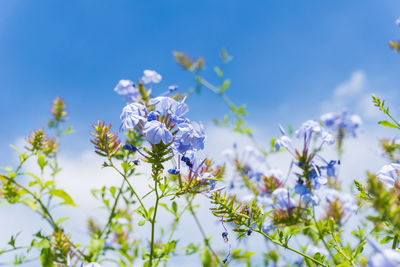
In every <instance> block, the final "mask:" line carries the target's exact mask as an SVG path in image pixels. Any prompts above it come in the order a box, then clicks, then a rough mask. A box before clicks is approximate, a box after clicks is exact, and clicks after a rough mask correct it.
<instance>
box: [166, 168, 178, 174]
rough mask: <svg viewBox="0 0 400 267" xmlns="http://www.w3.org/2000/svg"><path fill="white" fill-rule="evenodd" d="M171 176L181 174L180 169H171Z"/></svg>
mask: <svg viewBox="0 0 400 267" xmlns="http://www.w3.org/2000/svg"><path fill="white" fill-rule="evenodd" d="M168 173H169V174H173V175H177V174H179V173H180V171H179V170H178V169H169V170H168Z"/></svg>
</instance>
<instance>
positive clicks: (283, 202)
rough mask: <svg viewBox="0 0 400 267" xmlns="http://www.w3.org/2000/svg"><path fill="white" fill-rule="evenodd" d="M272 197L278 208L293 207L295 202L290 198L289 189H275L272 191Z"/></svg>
mask: <svg viewBox="0 0 400 267" xmlns="http://www.w3.org/2000/svg"><path fill="white" fill-rule="evenodd" d="M272 197H273V198H274V199H275V205H276V206H277V207H278V208H279V209H287V208H293V207H294V206H295V203H294V201H293V200H292V199H291V197H290V194H289V191H288V190H287V189H286V188H278V189H275V191H274V192H273V193H272Z"/></svg>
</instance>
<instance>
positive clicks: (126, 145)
mask: <svg viewBox="0 0 400 267" xmlns="http://www.w3.org/2000/svg"><path fill="white" fill-rule="evenodd" d="M122 148H123V149H125V150H129V151H134V152H135V151H138V148H137V147H136V146H134V145H132V144H125V145H124V146H123V147H122Z"/></svg>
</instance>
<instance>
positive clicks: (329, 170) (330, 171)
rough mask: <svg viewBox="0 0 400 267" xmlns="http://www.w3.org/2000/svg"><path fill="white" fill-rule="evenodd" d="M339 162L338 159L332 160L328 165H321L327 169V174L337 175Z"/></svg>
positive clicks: (329, 175)
mask: <svg viewBox="0 0 400 267" xmlns="http://www.w3.org/2000/svg"><path fill="white" fill-rule="evenodd" d="M336 163H338V164H339V162H338V161H336V160H331V161H330V162H329V163H328V164H327V165H326V166H321V169H326V175H327V176H328V177H335V165H336Z"/></svg>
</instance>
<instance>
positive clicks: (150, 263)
mask: <svg viewBox="0 0 400 267" xmlns="http://www.w3.org/2000/svg"><path fill="white" fill-rule="evenodd" d="M157 184H158V181H157V179H154V191H155V192H156V203H155V205H154V214H153V219H152V220H151V243H150V259H149V266H150V267H152V266H153V265H152V263H153V255H154V228H155V225H156V216H157V208H158V201H159V200H160V197H159V195H158V191H157Z"/></svg>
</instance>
